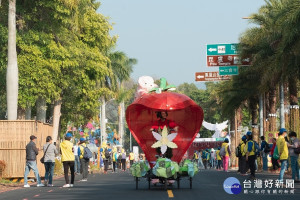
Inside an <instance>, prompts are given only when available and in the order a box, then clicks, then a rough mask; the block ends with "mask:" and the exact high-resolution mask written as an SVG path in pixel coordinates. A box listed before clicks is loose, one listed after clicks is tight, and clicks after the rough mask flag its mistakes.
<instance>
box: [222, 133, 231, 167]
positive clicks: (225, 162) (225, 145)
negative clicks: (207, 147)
mask: <svg viewBox="0 0 300 200" xmlns="http://www.w3.org/2000/svg"><path fill="white" fill-rule="evenodd" d="M222 148H224V151H225V155H223V168H224V171H225V172H228V162H229V157H230V155H231V151H230V147H229V140H228V138H225V139H224V142H223V143H222V146H221V149H222ZM220 154H221V150H220Z"/></svg>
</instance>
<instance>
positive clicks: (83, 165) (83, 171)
mask: <svg viewBox="0 0 300 200" xmlns="http://www.w3.org/2000/svg"><path fill="white" fill-rule="evenodd" d="M85 142H86V140H85V138H83V137H82V138H80V139H79V144H78V156H79V159H80V166H81V167H80V173H81V174H82V179H81V180H80V181H87V178H88V174H89V171H88V170H89V164H90V160H89V159H85V158H84V157H83V154H84V148H85V147H86V143H85Z"/></svg>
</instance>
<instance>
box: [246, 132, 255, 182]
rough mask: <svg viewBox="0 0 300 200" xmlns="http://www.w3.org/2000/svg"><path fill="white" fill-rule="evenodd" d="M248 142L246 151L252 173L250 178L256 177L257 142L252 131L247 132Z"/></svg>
mask: <svg viewBox="0 0 300 200" xmlns="http://www.w3.org/2000/svg"><path fill="white" fill-rule="evenodd" d="M246 137H247V142H246V147H245V152H246V162H247V163H248V165H249V168H250V172H251V175H250V177H249V178H248V179H255V160H256V155H255V143H254V141H253V135H252V132H250V131H248V132H247V134H246Z"/></svg>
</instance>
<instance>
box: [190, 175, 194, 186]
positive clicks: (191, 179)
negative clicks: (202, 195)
mask: <svg viewBox="0 0 300 200" xmlns="http://www.w3.org/2000/svg"><path fill="white" fill-rule="evenodd" d="M192 188H193V178H192V177H190V189H192Z"/></svg>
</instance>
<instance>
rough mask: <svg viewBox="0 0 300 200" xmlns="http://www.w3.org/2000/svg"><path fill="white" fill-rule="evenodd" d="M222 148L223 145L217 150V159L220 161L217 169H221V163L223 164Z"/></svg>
mask: <svg viewBox="0 0 300 200" xmlns="http://www.w3.org/2000/svg"><path fill="white" fill-rule="evenodd" d="M220 149H221V147H218V150H217V151H216V156H217V161H218V164H217V171H221V165H222V158H221V156H220Z"/></svg>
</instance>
